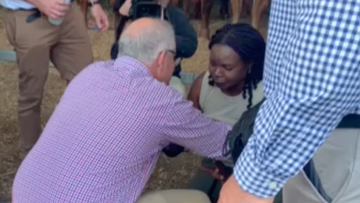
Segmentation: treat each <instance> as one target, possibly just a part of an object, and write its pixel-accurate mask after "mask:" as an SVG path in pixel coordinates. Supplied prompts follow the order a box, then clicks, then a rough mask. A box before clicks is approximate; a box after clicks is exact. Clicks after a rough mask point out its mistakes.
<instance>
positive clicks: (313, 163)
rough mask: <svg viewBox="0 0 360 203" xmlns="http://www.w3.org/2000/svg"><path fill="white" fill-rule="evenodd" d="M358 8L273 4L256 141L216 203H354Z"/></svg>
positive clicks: (347, 3)
mask: <svg viewBox="0 0 360 203" xmlns="http://www.w3.org/2000/svg"><path fill="white" fill-rule="evenodd" d="M359 19H360V1H359V0H344V1H337V0H327V1H321V0H302V1H297V0H273V1H272V5H271V12H270V22H269V31H268V38H267V39H268V42H267V52H266V60H265V67H264V95H265V97H266V101H265V103H264V104H263V105H262V107H261V109H260V111H259V113H258V115H257V119H256V123H255V128H254V134H253V135H252V137H251V139H250V140H249V142H248V144H247V146H246V148H245V149H244V151H243V152H242V154H241V156H240V157H239V159H238V160H237V163H236V166H235V168H234V174H233V175H232V176H231V177H230V178H229V179H228V180H227V182H226V183H225V184H224V185H223V187H222V190H221V193H220V199H219V201H218V202H219V203H235V202H236V203H270V202H272V201H273V197H274V196H275V195H276V194H277V193H278V191H279V190H280V189H281V188H282V187H284V188H283V195H284V203H305V202H306V203H330V202H332V203H345V202H346V203H355V202H360V181H359V180H360V176H359V175H360V154H359V151H360V126H359V125H360V119H359V117H360V115H359V114H360V57H359V51H360V21H359Z"/></svg>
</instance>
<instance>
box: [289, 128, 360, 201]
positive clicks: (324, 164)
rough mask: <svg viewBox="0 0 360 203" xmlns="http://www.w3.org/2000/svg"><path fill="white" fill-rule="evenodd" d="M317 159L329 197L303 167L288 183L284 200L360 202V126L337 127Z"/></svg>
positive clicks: (321, 148) (316, 163) (319, 173)
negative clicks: (356, 127)
mask: <svg viewBox="0 0 360 203" xmlns="http://www.w3.org/2000/svg"><path fill="white" fill-rule="evenodd" d="M313 162H314V166H315V167H314V168H315V170H316V173H317V174H318V176H319V179H320V181H318V182H321V185H322V188H323V191H324V192H325V193H326V197H325V196H324V195H321V193H320V192H319V191H321V190H319V189H318V188H319V187H318V186H316V185H314V184H312V182H311V180H310V179H309V177H308V176H307V175H306V173H305V172H304V171H303V170H302V171H301V172H300V173H299V174H298V175H296V176H295V177H293V178H291V179H289V181H288V182H287V183H286V184H285V186H284V188H283V202H284V203H359V202H360V129H335V131H334V132H333V133H332V135H331V136H330V137H329V138H328V139H327V140H326V142H325V143H324V144H323V145H322V146H321V147H320V148H319V150H318V151H317V152H316V153H315V155H314V157H313ZM326 199H329V200H326Z"/></svg>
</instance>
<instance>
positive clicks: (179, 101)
mask: <svg viewBox="0 0 360 203" xmlns="http://www.w3.org/2000/svg"><path fill="white" fill-rule="evenodd" d="M170 97H171V98H172V102H173V105H171V108H169V110H168V114H167V116H166V120H165V121H164V124H163V134H164V135H165V137H166V138H167V139H168V140H169V141H171V142H173V143H176V144H179V145H181V146H184V147H186V148H188V149H190V150H192V151H194V152H196V153H198V154H200V155H202V156H206V157H209V158H214V159H223V158H224V156H223V150H224V143H225V140H226V136H227V133H228V132H229V131H230V130H231V127H230V126H228V125H227V124H224V123H221V122H216V121H213V120H211V119H209V118H206V117H205V116H204V115H203V114H202V113H201V111H199V110H198V109H195V108H194V107H193V105H192V102H190V101H187V100H184V99H183V98H182V97H181V95H180V94H178V93H177V92H176V93H174V94H173V95H171V96H170ZM226 146H227V145H226Z"/></svg>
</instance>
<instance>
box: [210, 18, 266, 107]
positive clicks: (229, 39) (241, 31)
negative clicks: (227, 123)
mask: <svg viewBox="0 0 360 203" xmlns="http://www.w3.org/2000/svg"><path fill="white" fill-rule="evenodd" d="M215 44H222V45H226V46H229V47H231V48H232V49H233V50H234V51H235V52H236V53H237V54H238V55H239V57H240V59H241V60H242V61H243V62H244V63H245V64H249V63H252V66H251V67H250V68H249V70H248V72H247V74H246V77H245V84H244V89H243V97H244V99H246V97H247V94H249V99H248V101H249V103H248V106H247V108H248V109H250V108H251V106H252V90H253V89H256V88H257V84H258V83H259V82H260V81H261V80H262V77H263V67H264V58H265V41H264V39H263V37H262V36H261V34H260V33H259V32H258V31H257V30H256V29H254V28H253V27H251V25H249V24H246V23H238V24H227V25H225V26H224V27H222V28H220V29H218V30H217V31H216V32H215V34H214V35H213V36H212V37H211V40H210V43H209V49H211V48H212V47H213V45H215ZM209 85H211V86H214V81H213V79H212V77H211V75H210V76H209Z"/></svg>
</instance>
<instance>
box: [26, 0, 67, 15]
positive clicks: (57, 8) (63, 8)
mask: <svg viewBox="0 0 360 203" xmlns="http://www.w3.org/2000/svg"><path fill="white" fill-rule="evenodd" d="M28 2H29V3H31V4H33V5H34V6H35V7H36V8H38V9H39V10H40V11H41V12H42V13H44V14H45V15H47V16H48V17H49V18H54V19H60V18H63V17H64V15H65V13H66V12H67V11H68V10H69V6H70V3H67V2H65V1H63V0H28Z"/></svg>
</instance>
